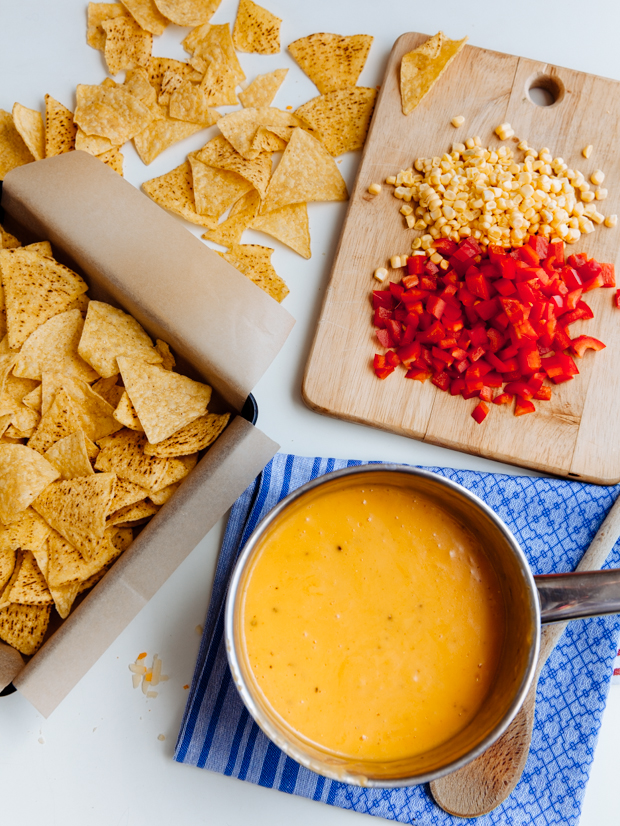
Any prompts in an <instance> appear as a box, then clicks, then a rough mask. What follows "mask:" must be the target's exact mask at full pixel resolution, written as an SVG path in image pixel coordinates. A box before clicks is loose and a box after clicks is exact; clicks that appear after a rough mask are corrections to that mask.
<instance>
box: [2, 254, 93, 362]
mask: <svg viewBox="0 0 620 826" xmlns="http://www.w3.org/2000/svg"><path fill="white" fill-rule="evenodd" d="M0 274H1V276H2V285H3V287H4V293H5V302H6V314H7V327H8V335H9V347H11V349H13V350H19V348H20V347H21V346H22V344H23V343H24V342H25V341H26V339H27V338H28V336H29V335H30V334H31V333H33V332H34V331H35V330H36V329H37V328H38V327H40V326H41V325H42V324H44V323H45V322H46V321H48V319H50V318H52V316H55V315H58V314H59V313H63V312H65V311H66V310H67V308H68V307H69V305H70V304H71V302H72V301H73V300H74V299H76V298H77V297H78V296H79V295H81V294H82V293H85V292H86V291H87V290H88V285H87V284H86V283H85V282H84V281H83V280H82V279H81V278H80V276H79V275H78V274H77V273H75V272H73V271H72V270H70V269H69V268H68V267H65V266H63V265H62V264H58V263H57V262H56V261H54V260H53V259H51V258H47V257H44V256H42V255H39V254H38V253H36V252H34V251H33V250H29V249H27V248H26V247H22V248H21V249H13V250H1V251H0Z"/></svg>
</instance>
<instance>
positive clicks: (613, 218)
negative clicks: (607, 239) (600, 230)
mask: <svg viewBox="0 0 620 826" xmlns="http://www.w3.org/2000/svg"><path fill="white" fill-rule="evenodd" d="M604 223H605V226H606V227H610V228H611V227H615V226H616V224H617V223H618V216H617V215H608V216H607V218H605V221H604Z"/></svg>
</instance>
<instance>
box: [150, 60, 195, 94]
mask: <svg viewBox="0 0 620 826" xmlns="http://www.w3.org/2000/svg"><path fill="white" fill-rule="evenodd" d="M146 71H147V73H148V76H149V83H150V84H151V86H152V87H153V88H154V89H155V95H156V96H157V97H158V98H159V96H160V95H161V94H162V84H163V82H164V78H165V77H166V75H168V73H170V74H176V75H178V76H180V77H182V79H183V80H185V78H187V77H188V76H189V75H191V74H192V73H193V71H194V70H193V69H192V67H191V66H190V65H189V64H188V63H184V62H183V61H181V60H173V59H172V58H170V57H151V58H150V59H149V62H148V63H147V65H146ZM179 85H180V84H179ZM166 102H167V101H166Z"/></svg>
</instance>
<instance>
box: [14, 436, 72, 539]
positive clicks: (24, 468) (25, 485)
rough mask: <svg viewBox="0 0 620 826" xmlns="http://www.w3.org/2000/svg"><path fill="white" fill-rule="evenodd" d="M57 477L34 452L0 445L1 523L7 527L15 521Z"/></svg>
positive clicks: (21, 446)
mask: <svg viewBox="0 0 620 826" xmlns="http://www.w3.org/2000/svg"><path fill="white" fill-rule="evenodd" d="M58 476H59V474H58V471H57V470H56V468H55V467H53V466H52V465H51V464H50V463H49V462H48V461H47V459H44V458H43V456H41V455H40V454H39V453H37V452H36V450H32V449H31V448H29V447H26V446H25V445H11V444H5V443H3V444H0V521H1V522H4V524H5V525H7V524H8V523H9V522H13V521H14V520H15V519H17V518H18V516H19V514H20V512H21V511H24V510H26V508H27V507H28V506H29V505H30V504H32V502H33V501H34V500H35V499H36V498H37V496H39V494H40V493H41V492H42V491H43V490H45V488H46V487H47V486H48V485H49V484H50V483H51V482H53V481H54V480H55V479H58Z"/></svg>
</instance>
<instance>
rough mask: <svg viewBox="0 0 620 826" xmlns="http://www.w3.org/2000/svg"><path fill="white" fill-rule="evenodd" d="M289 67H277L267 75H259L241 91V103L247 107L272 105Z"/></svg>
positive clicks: (255, 107) (254, 107)
mask: <svg viewBox="0 0 620 826" xmlns="http://www.w3.org/2000/svg"><path fill="white" fill-rule="evenodd" d="M287 72H288V69H276V70H275V72H269V73H268V74H266V75H258V76H257V77H255V78H254V80H253V81H252V83H250V85H249V86H248V87H247V88H246V89H244V90H243V91H242V92H239V100H240V101H241V105H242V106H244V107H245V108H246V109H257V108H260V107H266V106H271V103H272V101H273V99H274V97H275V96H276V92H277V91H278V89H279V88H280V86H281V85H282V83H283V82H284V78H285V77H286V74H287Z"/></svg>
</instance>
